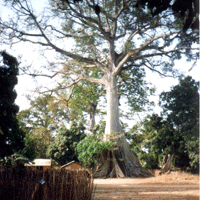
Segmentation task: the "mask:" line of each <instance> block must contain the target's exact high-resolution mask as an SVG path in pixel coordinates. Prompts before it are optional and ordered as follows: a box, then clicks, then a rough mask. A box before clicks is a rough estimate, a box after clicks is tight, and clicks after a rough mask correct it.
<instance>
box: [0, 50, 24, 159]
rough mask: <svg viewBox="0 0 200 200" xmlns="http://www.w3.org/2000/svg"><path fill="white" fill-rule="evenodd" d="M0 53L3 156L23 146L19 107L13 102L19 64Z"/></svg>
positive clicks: (14, 59)
mask: <svg viewBox="0 0 200 200" xmlns="http://www.w3.org/2000/svg"><path fill="white" fill-rule="evenodd" d="M0 55H1V58H2V64H1V66H0V157H4V156H7V155H10V154H12V153H14V152H16V151H18V150H20V149H22V148H23V132H22V131H21V130H20V129H19V126H18V122H17V119H16V114H17V113H18V111H19V107H18V106H17V105H16V104H15V103H14V102H15V99H16V97H17V93H16V91H15V90H14V87H15V85H16V84H17V75H18V65H19V64H18V62H17V59H16V58H15V57H13V56H11V55H9V54H8V53H6V52H5V51H2V52H0Z"/></svg>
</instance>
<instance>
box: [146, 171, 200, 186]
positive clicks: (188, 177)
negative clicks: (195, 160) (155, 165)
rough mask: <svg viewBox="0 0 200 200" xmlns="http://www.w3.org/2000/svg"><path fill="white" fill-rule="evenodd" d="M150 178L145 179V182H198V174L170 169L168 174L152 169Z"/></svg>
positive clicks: (181, 183) (177, 183)
mask: <svg viewBox="0 0 200 200" xmlns="http://www.w3.org/2000/svg"><path fill="white" fill-rule="evenodd" d="M154 176H155V177H152V178H148V179H146V181H145V183H148V184H149V183H154V184H155V183H158V184H176V185H179V184H180V185H183V184H199V175H194V174H191V173H187V172H181V171H172V172H171V173H170V174H163V175H159V171H158V170H156V171H154Z"/></svg>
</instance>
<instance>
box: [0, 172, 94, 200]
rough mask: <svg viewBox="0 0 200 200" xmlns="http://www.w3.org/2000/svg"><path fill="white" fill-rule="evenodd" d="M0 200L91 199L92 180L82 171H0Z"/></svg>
mask: <svg viewBox="0 0 200 200" xmlns="http://www.w3.org/2000/svg"><path fill="white" fill-rule="evenodd" d="M42 179H43V180H44V181H45V182H44V183H41V182H40V181H41V180H42ZM0 199H4V200H80V199H81V200H91V199H93V180H92V178H91V177H90V176H88V173H86V172H85V171H67V170H52V169H51V170H46V171H38V170H35V171H33V170H30V169H29V170H27V169H23V170H22V169H9V170H4V171H0Z"/></svg>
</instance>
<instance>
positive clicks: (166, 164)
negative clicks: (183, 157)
mask: <svg viewBox="0 0 200 200" xmlns="http://www.w3.org/2000/svg"><path fill="white" fill-rule="evenodd" d="M172 161H173V156H171V155H170V154H169V155H165V156H164V157H163V163H162V167H161V170H160V172H159V174H160V175H161V174H164V173H166V172H167V173H170V171H171V167H172Z"/></svg>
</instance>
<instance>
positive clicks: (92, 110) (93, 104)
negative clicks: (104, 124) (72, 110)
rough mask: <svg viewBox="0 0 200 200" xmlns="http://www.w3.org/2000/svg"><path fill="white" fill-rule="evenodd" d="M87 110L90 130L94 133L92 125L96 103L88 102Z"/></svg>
mask: <svg viewBox="0 0 200 200" xmlns="http://www.w3.org/2000/svg"><path fill="white" fill-rule="evenodd" d="M89 106H90V107H89V111H90V129H89V130H90V131H91V132H92V133H94V126H95V113H96V108H97V104H95V103H90V105H89Z"/></svg>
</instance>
